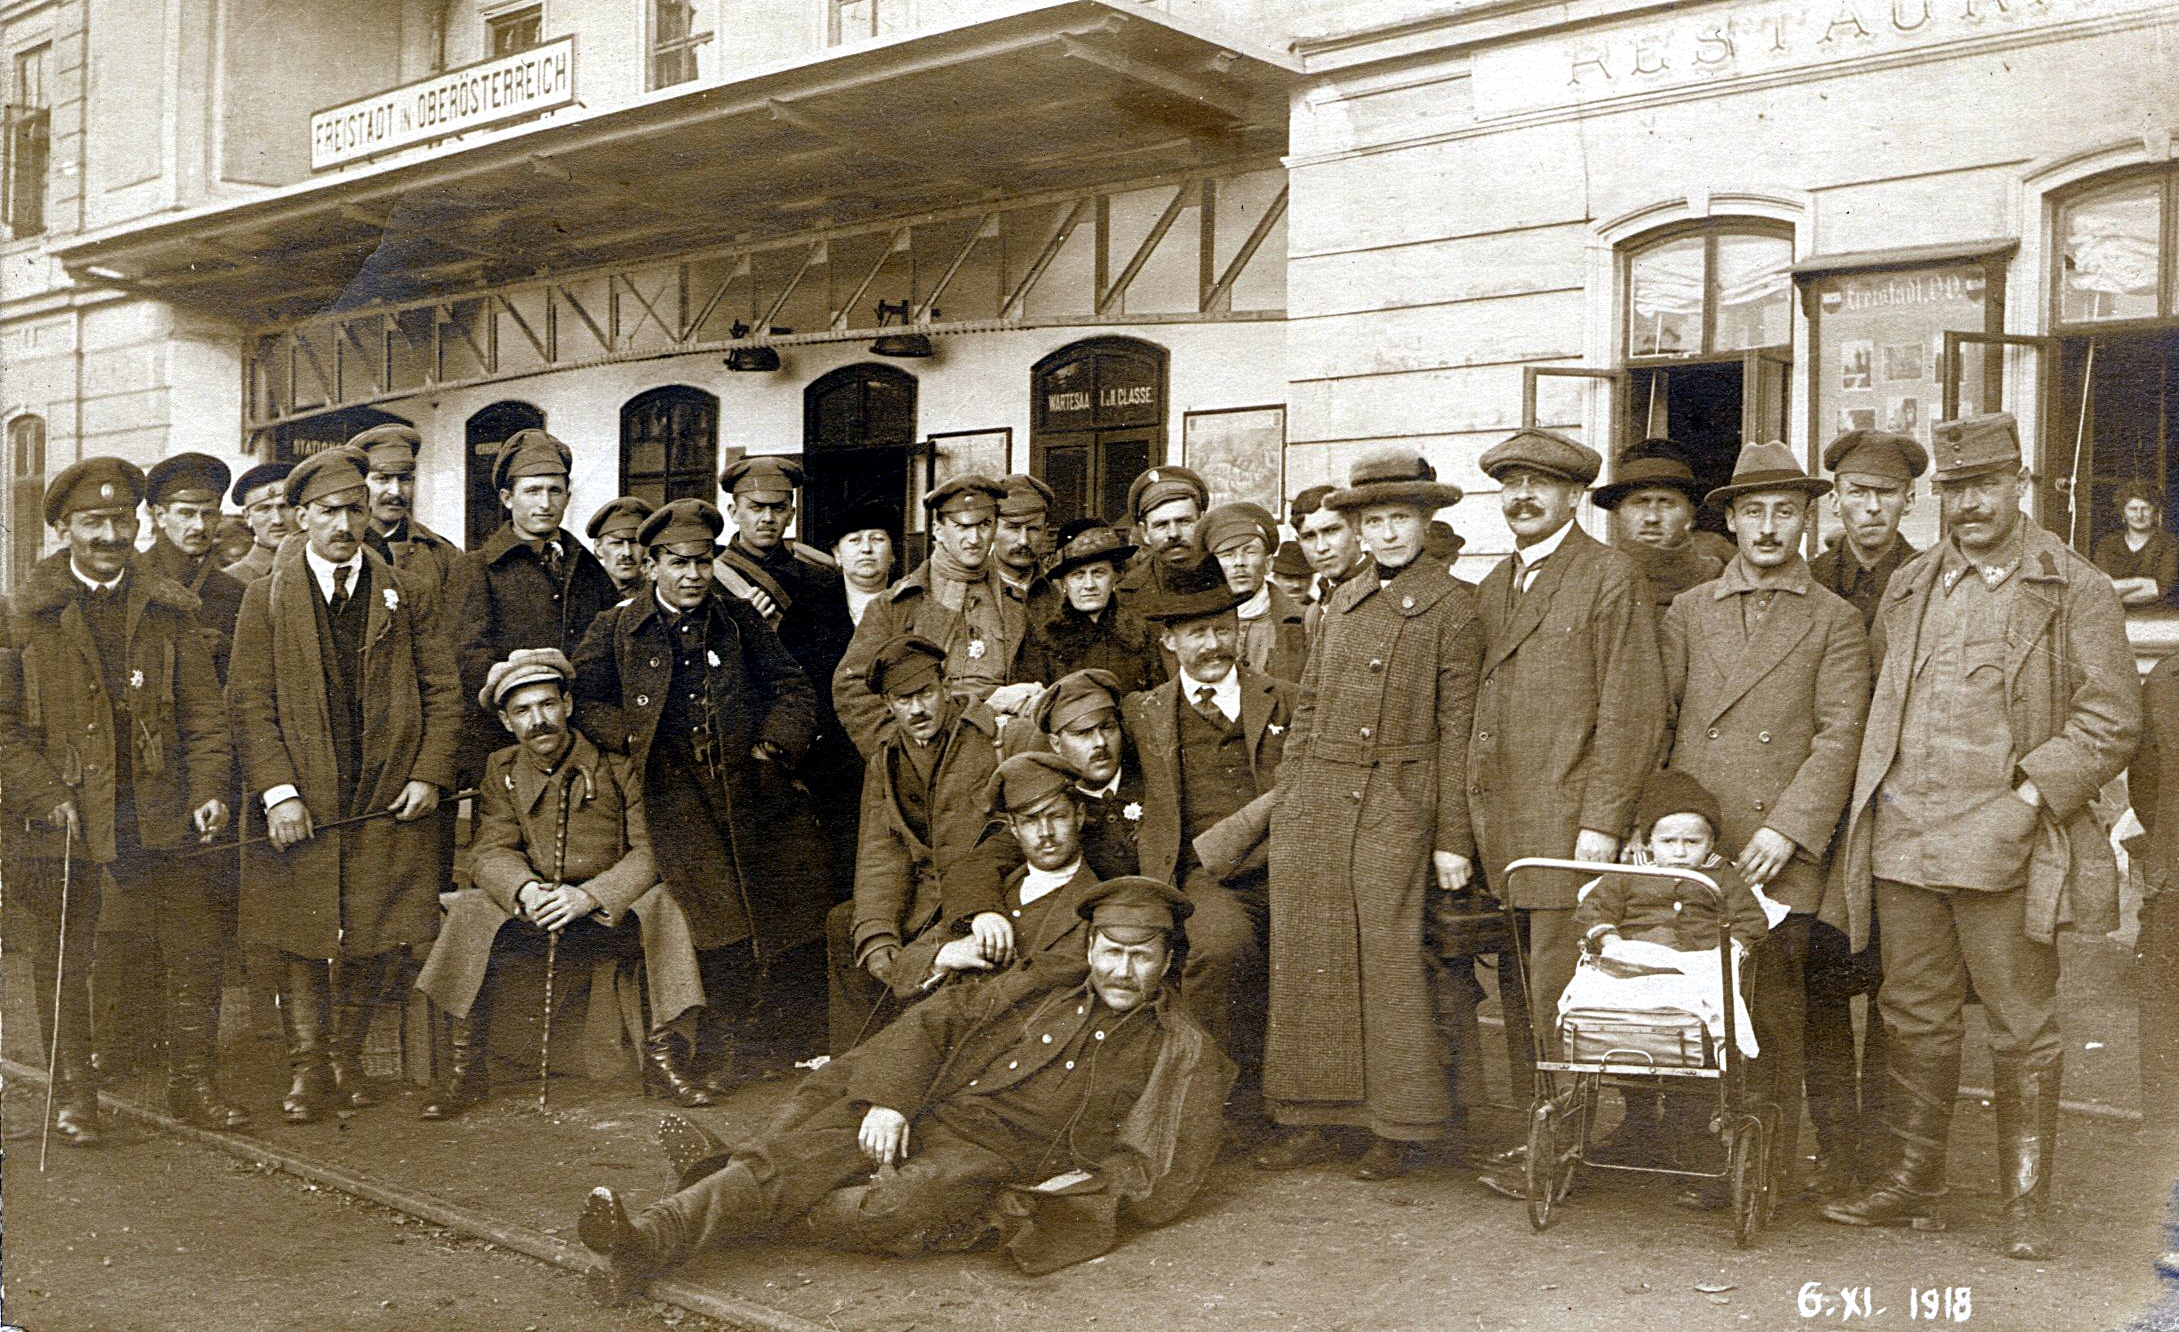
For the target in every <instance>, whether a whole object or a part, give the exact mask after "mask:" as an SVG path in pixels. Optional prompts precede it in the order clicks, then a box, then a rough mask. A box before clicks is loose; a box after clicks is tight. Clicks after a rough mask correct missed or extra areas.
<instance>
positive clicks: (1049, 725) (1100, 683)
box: [1029, 670, 1120, 735]
mask: <svg viewBox="0 0 2179 1332" xmlns="http://www.w3.org/2000/svg"><path fill="white" fill-rule="evenodd" d="M1119 709H1120V679H1119V677H1118V676H1116V675H1114V674H1113V673H1112V672H1110V671H1100V670H1086V671H1075V672H1072V673H1071V674H1067V675H1062V676H1060V677H1059V678H1058V679H1057V680H1054V681H1052V683H1051V686H1050V687H1049V688H1047V689H1046V690H1045V691H1044V692H1043V693H1042V694H1040V695H1038V696H1037V701H1036V706H1035V707H1034V708H1032V709H1031V710H1030V714H1029V720H1031V721H1033V722H1035V723H1036V728H1037V729H1038V730H1040V731H1042V732H1044V733H1045V734H1046V735H1052V734H1055V733H1057V732H1060V731H1064V730H1066V729H1067V728H1068V727H1070V726H1072V725H1074V723H1076V722H1078V721H1080V720H1082V719H1083V718H1084V717H1092V716H1095V715H1097V714H1098V713H1101V712H1118V711H1119Z"/></svg>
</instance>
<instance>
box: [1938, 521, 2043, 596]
mask: <svg viewBox="0 0 2179 1332" xmlns="http://www.w3.org/2000/svg"><path fill="white" fill-rule="evenodd" d="M2026 521H2027V520H2026V519H2025V518H2023V519H2022V520H2021V522H2020V523H2018V524H2015V525H2014V527H2013V534H2012V536H2011V537H2009V538H2008V539H2007V540H2006V542H2005V544H2004V546H2003V547H2002V548H2000V549H1999V550H1997V551H1996V552H1995V553H1994V554H1993V555H1992V556H1991V558H1990V559H1988V560H1977V559H1971V558H1969V557H1968V555H1967V552H1965V551H1963V550H1961V549H1960V546H1959V542H1958V541H1957V540H1956V539H1955V538H1952V537H1946V538H1945V540H1944V551H1943V554H1941V555H1940V556H1939V557H1938V565H1937V568H1938V583H1939V585H1940V586H1941V587H1942V588H1943V589H1944V590H1945V591H1946V592H1950V591H1951V590H1952V589H1953V588H1954V587H1955V586H1957V585H1958V583H1959V581H1960V579H1961V577H1963V576H1964V575H1965V574H1967V573H1968V572H1969V571H1973V572H1974V573H1976V574H1978V575H1980V576H1981V578H1982V582H1983V586H1985V587H1987V588H1989V589H1990V590H1992V591H1995V590H1997V589H1998V588H2000V587H2002V586H2004V584H2005V580H2006V579H2008V578H2010V577H2012V575H2013V572H2014V571H2015V570H2016V569H2018V568H2019V567H2020V560H2021V557H2022V556H2023V555H2024V554H2026V552H2027V537H2026V534H2025V526H2024V525H2025V523H2026Z"/></svg>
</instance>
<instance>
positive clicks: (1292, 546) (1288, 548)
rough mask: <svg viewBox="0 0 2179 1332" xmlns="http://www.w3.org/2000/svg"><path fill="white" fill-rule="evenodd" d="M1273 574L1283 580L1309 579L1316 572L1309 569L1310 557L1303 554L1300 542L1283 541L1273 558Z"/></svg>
mask: <svg viewBox="0 0 2179 1332" xmlns="http://www.w3.org/2000/svg"><path fill="white" fill-rule="evenodd" d="M1271 572H1273V573H1275V574H1277V575H1279V576H1280V577H1282V578H1307V577H1308V576H1309V575H1310V574H1312V573H1315V572H1316V570H1314V569H1311V568H1310V567H1309V557H1308V556H1307V555H1304V554H1302V552H1301V543H1300V542H1298V541H1282V542H1280V543H1279V548H1278V550H1277V551H1276V552H1274V553H1273V554H1272V556H1271Z"/></svg>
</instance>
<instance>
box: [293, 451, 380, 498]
mask: <svg viewBox="0 0 2179 1332" xmlns="http://www.w3.org/2000/svg"><path fill="white" fill-rule="evenodd" d="M366 470H367V469H366V468H365V466H364V461H363V451H362V450H360V449H351V448H349V447H348V446H347V445H345V444H343V445H341V446H340V447H338V448H331V449H321V450H319V451H318V452H316V453H313V454H311V455H310V456H309V457H307V458H305V459H303V460H302V461H301V462H299V463H297V464H295V470H293V471H291V472H289V473H288V479H287V497H288V503H289V504H291V505H293V506H295V507H297V508H300V507H302V506H303V505H305V504H308V503H310V502H311V501H312V500H319V499H324V498H325V497H326V496H328V495H338V494H340V493H341V492H342V491H347V490H360V489H362V488H363V475H364V472H365V471H366Z"/></svg>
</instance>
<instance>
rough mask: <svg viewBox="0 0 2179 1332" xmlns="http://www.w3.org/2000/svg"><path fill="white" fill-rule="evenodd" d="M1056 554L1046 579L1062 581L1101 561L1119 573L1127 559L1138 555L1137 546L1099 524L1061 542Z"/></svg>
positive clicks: (1116, 532) (1115, 530)
mask: <svg viewBox="0 0 2179 1332" xmlns="http://www.w3.org/2000/svg"><path fill="white" fill-rule="evenodd" d="M1053 553H1054V555H1055V556H1056V558H1054V559H1053V561H1052V567H1051V569H1050V570H1049V571H1048V572H1047V574H1046V577H1049V578H1052V579H1059V578H1064V577H1065V576H1066V575H1067V574H1069V573H1071V572H1073V571H1074V570H1076V569H1079V568H1081V567H1082V566H1083V565H1085V564H1095V563H1097V562H1098V561H1099V560H1104V561H1106V562H1108V563H1110V564H1111V565H1112V567H1113V568H1114V569H1115V570H1118V569H1120V568H1121V567H1123V566H1124V565H1126V563H1127V557H1128V556H1130V555H1133V554H1134V553H1135V546H1134V544H1133V543H1132V542H1130V541H1129V540H1128V539H1127V538H1126V537H1124V536H1122V535H1120V532H1119V530H1118V529H1117V528H1111V527H1107V526H1105V525H1104V524H1103V523H1096V524H1092V525H1091V526H1090V527H1088V528H1086V529H1084V530H1083V531H1080V532H1077V533H1075V534H1074V535H1073V536H1072V537H1069V538H1068V539H1067V540H1065V541H1062V542H1061V543H1060V545H1059V549H1058V550H1057V551H1055V552H1053Z"/></svg>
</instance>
